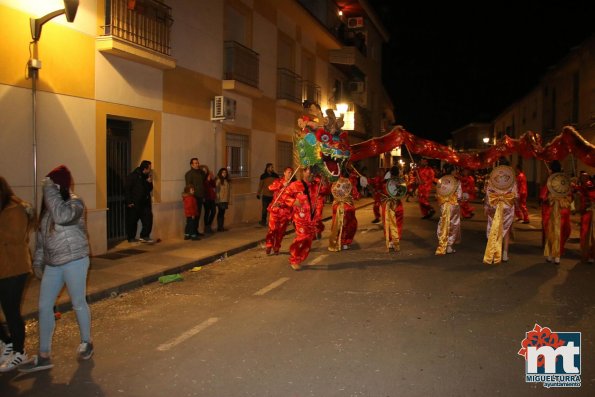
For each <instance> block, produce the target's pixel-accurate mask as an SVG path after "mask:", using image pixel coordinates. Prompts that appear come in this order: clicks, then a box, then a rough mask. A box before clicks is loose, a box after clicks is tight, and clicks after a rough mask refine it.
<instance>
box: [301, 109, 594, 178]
mask: <svg viewBox="0 0 595 397" xmlns="http://www.w3.org/2000/svg"><path fill="white" fill-rule="evenodd" d="M298 126H299V127H300V129H299V130H298V131H297V133H296V136H295V148H296V157H297V162H298V163H299V164H300V166H302V167H312V170H313V172H314V173H316V174H319V175H321V176H323V177H325V178H326V179H328V180H329V181H331V182H335V181H336V180H337V179H338V178H339V177H340V176H341V174H342V173H343V172H344V171H345V170H346V167H347V165H348V164H349V163H350V162H354V161H358V160H362V159H365V158H368V157H373V156H377V155H380V154H382V153H386V152H390V151H391V150H392V149H394V148H397V147H400V146H401V145H405V146H406V147H407V149H408V150H409V152H410V153H412V154H417V155H420V156H424V157H430V158H435V159H440V160H444V161H446V162H448V163H450V164H453V165H455V166H458V167H461V168H467V169H471V170H477V169H483V168H488V167H491V166H492V165H493V164H494V163H495V162H496V161H497V160H498V159H499V158H500V157H504V156H509V155H511V154H513V153H518V154H520V155H521V156H523V157H525V158H531V157H534V158H537V159H539V160H544V161H548V162H549V161H552V160H563V159H564V158H566V157H567V156H568V155H569V154H573V155H574V156H575V157H576V158H578V159H579V160H580V161H582V162H583V163H584V164H586V165H588V166H590V167H595V146H594V145H592V144H591V143H589V142H587V141H586V140H585V139H584V138H583V137H582V136H581V135H580V134H579V133H578V132H577V131H576V130H575V129H574V128H573V127H570V126H566V127H564V128H563V130H562V133H561V134H560V135H558V136H556V137H555V138H554V139H552V140H551V141H550V142H549V143H548V144H547V145H545V146H544V145H542V140H541V136H540V135H539V134H538V133H535V132H532V131H528V132H526V133H525V134H523V135H522V136H521V137H519V138H518V139H514V138H511V137H509V136H507V135H505V136H504V137H503V138H501V139H500V140H499V141H498V142H497V144H496V145H494V146H491V147H490V148H488V149H486V150H483V151H479V152H474V153H460V152H457V151H455V150H453V149H452V148H450V147H448V146H444V145H441V144H438V143H436V142H433V141H430V140H427V139H423V138H419V137H417V136H415V135H413V134H412V133H410V132H408V131H406V130H405V129H404V128H403V127H401V126H397V127H395V128H393V129H392V131H390V132H389V133H387V134H386V135H383V136H380V137H376V138H372V139H369V140H367V141H364V142H361V143H357V144H354V145H350V144H349V140H348V136H347V133H346V132H345V131H342V130H341V128H342V127H343V118H342V116H341V117H339V118H337V117H335V115H334V112H333V111H332V110H327V112H326V117H325V116H323V115H322V112H321V111H320V107H318V106H317V105H314V104H313V105H311V106H310V109H309V114H305V115H302V116H301V117H300V118H299V119H298Z"/></svg>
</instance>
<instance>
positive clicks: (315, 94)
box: [302, 80, 320, 103]
mask: <svg viewBox="0 0 595 397" xmlns="http://www.w3.org/2000/svg"><path fill="white" fill-rule="evenodd" d="M303 101H309V102H315V103H320V86H319V85H317V84H315V83H314V82H312V81H308V80H304V84H303V90H302V102H303Z"/></svg>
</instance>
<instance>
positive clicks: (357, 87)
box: [347, 81, 366, 94]
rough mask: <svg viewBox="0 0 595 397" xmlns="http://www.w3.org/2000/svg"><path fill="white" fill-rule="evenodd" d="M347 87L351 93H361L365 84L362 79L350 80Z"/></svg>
mask: <svg viewBox="0 0 595 397" xmlns="http://www.w3.org/2000/svg"><path fill="white" fill-rule="evenodd" d="M347 88H348V89H349V92H350V93H352V94H362V93H363V92H364V90H365V88H366V86H365V84H364V82H363V81H350V82H349V84H348V87H347Z"/></svg>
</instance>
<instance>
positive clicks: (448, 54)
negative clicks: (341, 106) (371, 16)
mask: <svg viewBox="0 0 595 397" xmlns="http://www.w3.org/2000/svg"><path fill="white" fill-rule="evenodd" d="M368 2H369V4H371V5H372V6H373V7H374V9H375V10H376V11H377V13H378V15H379V16H380V18H381V20H382V22H383V24H384V26H385V27H386V29H387V30H388V32H389V34H390V36H391V37H390V41H389V43H388V44H387V45H386V46H385V48H384V50H383V61H384V66H383V81H384V85H385V87H386V89H387V91H388V93H389V96H390V97H391V99H392V101H393V104H394V106H395V115H396V118H397V124H401V125H403V126H404V127H405V128H406V129H407V130H408V131H410V132H412V133H413V134H415V135H417V136H420V137H424V138H428V139H432V140H436V141H439V142H445V141H446V139H449V138H450V133H451V132H452V131H454V130H456V129H458V128H460V127H462V126H464V125H466V124H469V123H471V122H490V121H492V120H493V118H494V117H495V116H497V115H498V114H499V113H500V112H501V111H502V110H504V109H505V108H506V107H507V106H509V105H510V104H512V103H513V102H515V101H516V100H518V99H520V98H522V97H523V96H524V95H525V94H527V93H528V92H529V91H530V90H531V89H532V88H534V87H535V86H536V85H537V83H538V82H539V80H540V79H541V77H542V76H543V75H544V73H545V72H546V71H547V69H548V67H551V66H553V65H555V64H556V63H557V62H558V61H560V60H561V59H562V58H563V57H564V56H565V55H566V54H568V52H569V50H570V49H571V48H572V47H574V46H577V45H578V44H580V43H581V42H582V41H584V40H585V39H586V38H588V37H589V36H590V35H591V34H593V32H594V31H595V29H594V27H595V22H593V21H594V18H595V14H594V11H595V2H593V1H574V0H569V1H557V0H556V1H553V0H549V1H548V0H542V1H522V0H517V1H515V2H512V1H506V0H504V1H491V2H485V1H479V2H475V3H474V4H475V5H473V6H467V7H463V6H462V5H460V3H459V2H455V1H452V2H441V3H438V4H439V5H435V4H434V3H435V2H424V1H415V0H414V1H407V2H403V1H395V0H384V1H383V0H368Z"/></svg>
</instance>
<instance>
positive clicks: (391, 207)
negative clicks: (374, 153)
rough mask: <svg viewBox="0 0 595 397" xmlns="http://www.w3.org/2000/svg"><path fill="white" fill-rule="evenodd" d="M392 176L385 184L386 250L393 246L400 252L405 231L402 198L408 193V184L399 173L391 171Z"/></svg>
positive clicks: (383, 218)
mask: <svg viewBox="0 0 595 397" xmlns="http://www.w3.org/2000/svg"><path fill="white" fill-rule="evenodd" d="M391 176H392V177H391V178H389V179H387V180H386V181H385V184H384V192H383V197H382V223H383V225H384V240H385V243H386V250H387V251H390V249H391V248H392V249H393V250H394V251H395V252H399V251H400V250H401V245H400V241H401V235H402V231H403V203H402V202H401V199H402V198H403V197H404V196H405V194H407V186H406V185H405V181H404V180H403V179H402V178H401V177H400V176H399V175H398V174H396V175H395V174H394V173H392V172H391Z"/></svg>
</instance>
